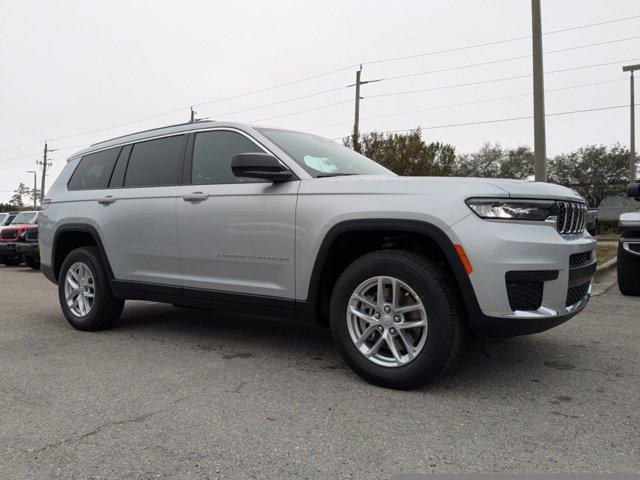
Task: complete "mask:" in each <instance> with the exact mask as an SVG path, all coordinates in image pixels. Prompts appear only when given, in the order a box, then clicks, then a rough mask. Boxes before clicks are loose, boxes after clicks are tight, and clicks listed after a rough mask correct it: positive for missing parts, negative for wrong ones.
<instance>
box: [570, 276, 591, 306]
mask: <svg viewBox="0 0 640 480" xmlns="http://www.w3.org/2000/svg"><path fill="white" fill-rule="evenodd" d="M590 284H591V282H587V283H583V284H582V285H576V286H575V287H571V288H570V289H569V291H568V292H567V302H566V305H565V306H567V307H569V306H571V305H575V304H576V303H578V302H579V301H580V300H583V299H584V297H586V296H587V293H589V285H590Z"/></svg>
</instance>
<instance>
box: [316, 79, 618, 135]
mask: <svg viewBox="0 0 640 480" xmlns="http://www.w3.org/2000/svg"><path fill="white" fill-rule="evenodd" d="M626 81H627V79H626V78H618V79H615V80H605V81H602V82H590V83H582V84H579V85H569V86H567V87H560V88H551V89H547V90H545V93H553V92H559V91H564V90H571V89H574V88H582V87H590V86H594V85H604V84H608V83H615V82H626ZM532 94H533V92H527V93H518V94H514V95H506V96H503V97H492V98H485V99H482V100H474V101H471V102H463V103H451V104H448V105H438V106H436V107H428V108H420V109H417V110H405V111H402V112H394V113H383V114H381V115H371V116H368V117H362V118H361V120H373V119H376V118H385V117H394V116H397V115H407V114H410V113H421V112H430V111H433V110H442V109H445V108H451V107H462V106H467V105H476V104H480V103H489V102H495V101H499V100H508V99H512V98H519V97H528V96H531V95H532ZM345 123H349V120H344V121H341V122H334V123H328V124H325V125H319V126H317V127H313V129H314V130H315V129H319V128H325V127H333V126H335V125H342V124H345Z"/></svg>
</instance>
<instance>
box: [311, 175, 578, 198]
mask: <svg viewBox="0 0 640 480" xmlns="http://www.w3.org/2000/svg"><path fill="white" fill-rule="evenodd" d="M302 183H303V185H302V186H301V188H300V193H302V194H321V193H329V194H334V193H345V194H347V193H351V194H373V193H377V194H413V195H415V194H423V195H452V196H458V197H464V198H470V197H474V196H493V197H505V198H506V197H513V198H545V199H546V198H549V199H557V200H573V201H580V200H582V199H581V197H580V195H578V194H577V193H576V192H574V191H573V190H570V189H569V188H566V187H562V186H560V185H553V184H550V183H540V182H527V181H525V180H506V179H500V178H469V177H401V176H387V175H353V176H342V177H325V178H317V179H314V180H311V181H309V180H307V181H303V182H302Z"/></svg>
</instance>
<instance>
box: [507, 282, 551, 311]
mask: <svg viewBox="0 0 640 480" xmlns="http://www.w3.org/2000/svg"><path fill="white" fill-rule="evenodd" d="M542 284H543V282H539V281H533V282H531V281H524V280H517V281H512V282H507V296H508V297H509V306H510V307H511V310H513V311H515V310H538V309H539V308H540V306H541V305H542Z"/></svg>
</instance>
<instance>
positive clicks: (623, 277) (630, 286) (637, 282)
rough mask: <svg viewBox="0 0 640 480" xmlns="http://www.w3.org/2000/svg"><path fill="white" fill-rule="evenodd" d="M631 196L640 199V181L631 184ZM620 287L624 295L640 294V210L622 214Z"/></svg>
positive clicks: (619, 250)
mask: <svg viewBox="0 0 640 480" xmlns="http://www.w3.org/2000/svg"><path fill="white" fill-rule="evenodd" d="M629 196H630V197H635V199H636V200H640V183H632V184H631V185H629ZM620 229H621V235H620V241H619V242H618V288H620V292H621V293H622V294H623V295H633V296H640V212H635V213H634V212H631V213H623V214H622V215H620Z"/></svg>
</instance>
